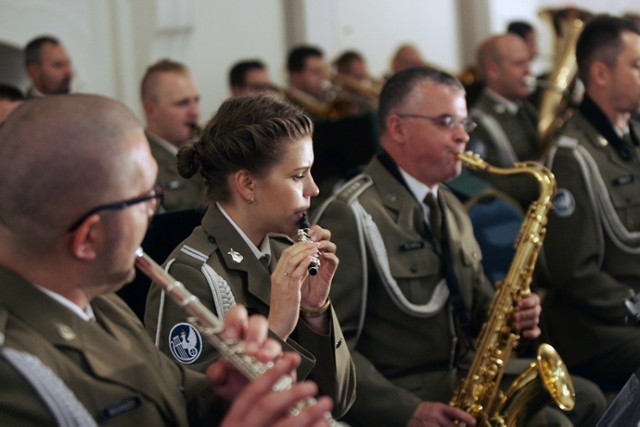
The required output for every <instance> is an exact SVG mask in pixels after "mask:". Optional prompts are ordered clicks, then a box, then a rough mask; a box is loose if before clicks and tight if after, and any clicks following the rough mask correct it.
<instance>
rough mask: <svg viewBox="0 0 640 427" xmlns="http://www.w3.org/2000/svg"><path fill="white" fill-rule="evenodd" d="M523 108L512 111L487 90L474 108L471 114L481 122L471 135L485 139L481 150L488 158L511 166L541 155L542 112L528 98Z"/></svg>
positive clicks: (475, 119) (495, 162)
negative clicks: (539, 136)
mask: <svg viewBox="0 0 640 427" xmlns="http://www.w3.org/2000/svg"><path fill="white" fill-rule="evenodd" d="M519 108H520V109H521V111H519V112H518V113H517V114H512V113H511V112H510V111H509V110H508V108H507V106H506V105H505V104H504V103H502V102H500V101H499V100H498V99H496V98H493V97H491V96H490V95H489V94H488V93H487V91H486V90H485V91H484V92H483V93H482V95H481V96H480V97H479V98H478V100H477V101H476V103H475V104H474V106H473V108H472V109H471V111H470V116H471V118H473V119H474V121H476V123H477V124H478V127H477V128H476V129H474V131H473V132H472V134H471V138H472V139H475V140H479V141H481V142H480V144H481V147H480V148H479V149H478V154H480V155H481V156H482V158H483V159H485V160H486V161H487V162H489V163H491V164H493V165H496V166H501V167H509V166H511V165H512V164H513V163H514V162H516V161H524V160H538V159H539V158H540V147H539V145H538V136H537V130H536V126H537V122H538V114H537V112H536V110H535V108H534V107H533V105H531V104H530V103H529V102H528V101H524V102H522V104H521V105H520V107H519ZM496 125H497V126H496Z"/></svg>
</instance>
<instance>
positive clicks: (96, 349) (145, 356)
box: [0, 268, 224, 427]
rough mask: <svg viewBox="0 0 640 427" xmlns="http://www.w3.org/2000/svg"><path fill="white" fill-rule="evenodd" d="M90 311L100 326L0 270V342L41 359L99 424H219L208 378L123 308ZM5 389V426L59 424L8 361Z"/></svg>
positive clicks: (0, 396) (99, 302) (111, 299)
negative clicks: (171, 354) (163, 349)
mask: <svg viewBox="0 0 640 427" xmlns="http://www.w3.org/2000/svg"><path fill="white" fill-rule="evenodd" d="M91 307H92V309H93V312H94V315H95V320H96V321H95V322H93V321H92V322H87V321H84V320H83V319H81V318H80V317H79V316H78V315H77V314H75V313H73V312H72V311H70V310H69V309H68V308H66V307H64V306H63V305H61V304H60V303H58V302H57V301H55V300H53V299H52V298H50V297H49V296H48V295H45V294H44V293H42V292H41V291H40V290H38V289H37V288H35V287H33V286H31V284H29V283H27V282H25V281H24V280H23V279H22V278H20V277H18V276H16V275H15V274H14V273H12V272H10V271H8V270H6V269H3V268H0V340H1V339H3V340H4V345H5V346H6V347H8V348H11V349H15V350H18V351H22V352H26V353H29V354H31V355H34V356H36V357H37V358H39V359H40V361H41V362H42V363H43V364H44V365H46V366H48V367H49V368H50V369H51V370H52V371H53V373H54V374H55V375H56V376H57V377H58V378H59V379H61V380H62V381H63V382H64V384H66V386H67V387H68V388H69V389H70V390H71V391H72V392H73V394H75V397H76V398H77V399H78V400H79V401H80V403H81V404H82V405H83V406H84V407H85V408H86V410H87V411H88V412H89V414H90V415H91V416H92V417H93V418H94V419H95V420H96V423H97V424H99V425H105V426H106V425H109V426H132V425H138V426H185V427H186V426H194V425H216V422H219V421H220V414H215V413H214V412H215V411H216V410H217V411H220V412H221V411H222V410H223V409H224V405H222V404H221V402H219V401H216V399H215V398H214V396H213V393H212V392H211V390H210V388H209V386H208V385H207V384H206V381H205V380H204V376H203V375H202V374H199V373H196V372H192V371H189V370H188V369H185V368H183V367H181V366H180V365H179V364H176V363H174V362H173V361H171V360H170V359H169V358H167V357H166V356H165V355H164V354H162V353H160V352H159V351H158V350H157V349H156V348H155V347H154V345H153V342H152V341H151V340H150V339H149V336H148V335H147V332H146V331H145V330H144V328H143V327H142V324H141V323H140V321H139V320H138V318H137V317H136V316H135V315H134V314H133V313H132V312H131V311H130V310H129V309H128V307H127V306H126V304H125V303H124V302H122V301H121V300H120V299H119V298H118V297H116V296H115V295H109V296H101V297H98V298H96V299H94V300H93V301H92V302H91ZM0 344H2V343H0ZM0 384H2V386H1V387H0V425H3V426H39V427H40V426H51V425H56V423H55V420H54V418H53V417H52V415H51V412H50V411H49V409H47V406H45V404H44V403H43V400H42V399H41V398H40V396H39V394H37V393H36V392H35V391H34V389H33V388H32V386H31V385H30V384H29V383H28V382H27V381H26V380H25V378H24V377H23V376H22V375H20V374H18V372H17V371H16V369H14V367H13V366H12V365H9V364H8V363H7V362H6V361H5V360H4V359H3V358H1V357H0ZM198 403H201V404H205V405H204V406H202V405H201V406H198ZM187 408H189V410H188V409H187ZM198 408H200V409H198ZM207 411H211V413H209V414H207V413H206V412H207Z"/></svg>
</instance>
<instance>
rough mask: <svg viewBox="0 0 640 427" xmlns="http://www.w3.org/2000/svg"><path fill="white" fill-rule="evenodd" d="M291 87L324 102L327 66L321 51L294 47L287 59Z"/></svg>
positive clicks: (307, 47)
mask: <svg viewBox="0 0 640 427" xmlns="http://www.w3.org/2000/svg"><path fill="white" fill-rule="evenodd" d="M287 72H288V74H289V83H290V84H291V87H292V88H294V89H297V90H299V91H301V92H304V93H306V94H308V95H310V96H312V97H314V98H316V99H317V100H320V101H326V94H327V82H328V79H329V66H328V65H327V62H326V61H325V59H324V53H323V52H322V50H320V49H319V48H317V47H315V46H305V45H301V46H296V47H294V48H293V49H291V51H289V55H288V57H287Z"/></svg>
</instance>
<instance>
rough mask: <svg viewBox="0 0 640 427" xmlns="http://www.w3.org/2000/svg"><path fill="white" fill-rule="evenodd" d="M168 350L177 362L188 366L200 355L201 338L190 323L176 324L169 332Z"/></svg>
mask: <svg viewBox="0 0 640 427" xmlns="http://www.w3.org/2000/svg"><path fill="white" fill-rule="evenodd" d="M169 349H170V350H171V354H172V355H173V357H174V358H175V359H176V360H177V361H178V362H180V363H183V364H185V365H188V364H190V363H193V362H195V361H196V359H197V358H198V357H200V354H201V353H202V336H201V335H200V332H199V331H198V329H196V328H195V326H193V325H191V324H190V323H178V324H176V325H175V326H174V327H173V328H171V332H169Z"/></svg>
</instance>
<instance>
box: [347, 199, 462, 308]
mask: <svg viewBox="0 0 640 427" xmlns="http://www.w3.org/2000/svg"><path fill="white" fill-rule="evenodd" d="M351 208H352V209H353V212H354V214H355V216H356V218H358V221H359V222H360V223H362V224H363V225H364V229H365V230H366V232H365V233H364V235H365V237H366V241H367V243H368V245H369V247H370V248H371V252H372V255H373V256H372V258H373V260H374V262H375V264H376V267H377V269H378V273H380V277H381V278H382V282H383V283H384V285H385V288H386V289H387V292H388V293H389V296H391V298H392V299H393V300H394V302H395V303H396V305H397V306H398V307H399V308H400V309H401V310H402V311H404V312H405V313H407V314H409V315H412V316H416V317H422V318H426V317H432V316H434V315H436V314H437V313H439V312H440V310H442V308H443V307H444V306H445V304H446V303H447V299H448V298H449V287H448V286H447V282H446V280H445V279H442V280H440V281H439V282H438V284H437V285H436V289H435V290H434V291H433V295H432V296H431V300H430V301H429V302H428V303H427V304H423V305H417V304H413V303H412V302H410V301H409V300H407V298H406V297H405V296H404V294H403V293H402V291H401V290H400V287H399V286H398V282H396V280H395V278H394V277H393V275H392V274H391V269H390V267H389V256H388V255H387V250H386V248H385V247H384V241H383V240H382V235H381V234H380V230H379V229H378V226H377V225H376V224H375V222H373V219H372V218H371V215H369V214H368V213H367V212H366V211H365V210H364V208H363V207H362V205H361V204H360V202H359V201H358V200H355V201H354V202H353V203H352V204H351Z"/></svg>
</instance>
